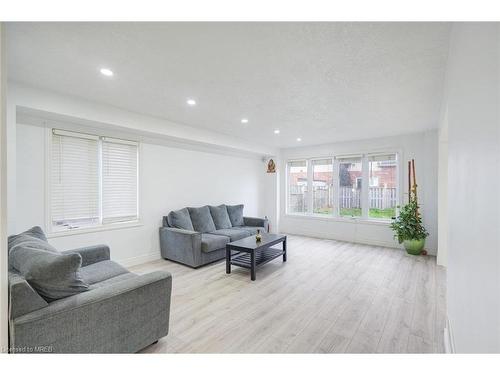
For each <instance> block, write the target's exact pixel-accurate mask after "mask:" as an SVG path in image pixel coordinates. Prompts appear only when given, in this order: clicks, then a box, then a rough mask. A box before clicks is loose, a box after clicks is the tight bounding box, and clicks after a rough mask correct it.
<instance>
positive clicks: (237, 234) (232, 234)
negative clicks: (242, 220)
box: [211, 228, 250, 242]
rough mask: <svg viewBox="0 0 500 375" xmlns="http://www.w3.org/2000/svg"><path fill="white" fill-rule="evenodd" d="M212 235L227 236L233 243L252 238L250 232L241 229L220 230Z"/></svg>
mask: <svg viewBox="0 0 500 375" xmlns="http://www.w3.org/2000/svg"><path fill="white" fill-rule="evenodd" d="M211 234H216V235H219V236H227V237H229V238H230V239H231V242H232V241H237V240H241V239H242V238H245V237H248V236H250V232H248V231H246V230H243V229H240V228H230V229H218V230H215V231H213V232H211Z"/></svg>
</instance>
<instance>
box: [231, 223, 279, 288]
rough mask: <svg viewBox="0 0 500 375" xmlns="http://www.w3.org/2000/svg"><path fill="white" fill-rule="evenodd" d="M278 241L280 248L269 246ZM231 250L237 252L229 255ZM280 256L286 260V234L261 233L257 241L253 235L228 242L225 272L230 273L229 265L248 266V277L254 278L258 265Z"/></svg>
mask: <svg viewBox="0 0 500 375" xmlns="http://www.w3.org/2000/svg"><path fill="white" fill-rule="evenodd" d="M280 242H281V243H282V248H281V249H275V248H272V247H271V246H273V245H276V244H279V243H280ZM231 251H238V252H239V253H238V254H235V255H231ZM280 256H283V262H286V236H284V235H282V234H271V233H263V234H262V240H260V241H258V242H257V240H256V239H255V236H250V237H246V238H243V239H241V240H238V241H234V242H230V243H228V244H227V245H226V273H231V265H235V266H239V267H243V268H248V269H249V270H250V278H251V279H252V280H255V270H256V269H257V267H258V266H261V265H263V264H265V263H267V262H270V261H271V260H273V259H276V258H278V257H280Z"/></svg>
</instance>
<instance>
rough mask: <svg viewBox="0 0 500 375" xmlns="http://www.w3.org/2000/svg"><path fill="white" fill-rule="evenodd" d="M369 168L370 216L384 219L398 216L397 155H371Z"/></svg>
mask: <svg viewBox="0 0 500 375" xmlns="http://www.w3.org/2000/svg"><path fill="white" fill-rule="evenodd" d="M368 170H369V176H370V190H369V204H370V206H369V207H370V210H369V212H368V216H369V217H372V218H383V219H390V218H392V217H393V216H396V206H397V181H398V179H397V160H396V155H394V154H390V155H373V156H369V157H368Z"/></svg>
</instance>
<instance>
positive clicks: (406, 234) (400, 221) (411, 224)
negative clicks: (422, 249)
mask: <svg viewBox="0 0 500 375" xmlns="http://www.w3.org/2000/svg"><path fill="white" fill-rule="evenodd" d="M391 229H392V230H393V231H394V232H395V234H394V238H397V240H398V242H399V243H403V241H405V240H423V239H425V238H426V237H427V236H428V235H429V232H427V230H426V229H425V228H424V226H423V225H422V218H421V217H420V215H419V213H418V204H417V202H416V200H415V199H412V200H411V201H410V203H408V204H407V205H404V206H403V207H401V210H400V211H399V216H398V217H397V218H396V219H394V221H393V222H392V223H391Z"/></svg>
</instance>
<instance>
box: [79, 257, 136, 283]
mask: <svg viewBox="0 0 500 375" xmlns="http://www.w3.org/2000/svg"><path fill="white" fill-rule="evenodd" d="M125 273H130V272H129V271H128V270H127V269H125V268H123V267H122V266H120V265H119V264H118V263H116V262H113V261H112V260H104V261H102V262H97V263H93V264H90V265H88V266H86V267H82V268H81V269H80V275H81V276H82V279H83V280H84V281H85V282H86V283H87V284H95V283H99V282H101V281H104V280H108V279H111V278H113V277H116V276H118V275H123V274H125Z"/></svg>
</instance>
